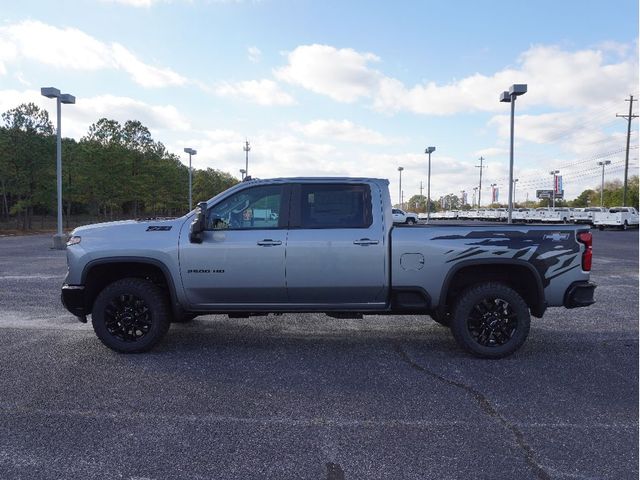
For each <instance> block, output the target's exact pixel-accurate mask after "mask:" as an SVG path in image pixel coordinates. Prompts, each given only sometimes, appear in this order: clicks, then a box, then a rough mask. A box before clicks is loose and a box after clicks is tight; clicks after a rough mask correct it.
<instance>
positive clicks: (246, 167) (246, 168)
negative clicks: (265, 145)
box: [242, 139, 251, 178]
mask: <svg viewBox="0 0 640 480" xmlns="http://www.w3.org/2000/svg"><path fill="white" fill-rule="evenodd" d="M242 149H243V150H244V153H245V161H244V177H245V178H247V177H248V176H249V150H251V147H250V146H249V140H247V139H245V141H244V147H242Z"/></svg>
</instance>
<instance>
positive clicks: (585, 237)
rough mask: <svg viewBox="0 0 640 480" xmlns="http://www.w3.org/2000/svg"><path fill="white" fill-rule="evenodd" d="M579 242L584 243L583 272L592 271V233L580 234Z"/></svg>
mask: <svg viewBox="0 0 640 480" xmlns="http://www.w3.org/2000/svg"><path fill="white" fill-rule="evenodd" d="M578 241H579V242H580V243H584V252H583V254H582V270H584V271H585V272H590V271H591V260H592V259H593V248H592V242H593V236H592V235H591V232H579V233H578Z"/></svg>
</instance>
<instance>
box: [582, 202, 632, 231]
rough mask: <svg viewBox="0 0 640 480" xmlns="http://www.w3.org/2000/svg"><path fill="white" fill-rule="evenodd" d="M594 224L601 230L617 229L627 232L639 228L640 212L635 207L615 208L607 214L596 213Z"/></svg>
mask: <svg viewBox="0 0 640 480" xmlns="http://www.w3.org/2000/svg"><path fill="white" fill-rule="evenodd" d="M593 224H594V225H595V226H596V227H598V228H599V229H600V230H604V229H605V228H606V227H616V228H619V229H621V230H626V229H627V228H629V227H637V226H638V211H637V210H636V209H635V208H633V207H614V208H610V209H609V210H608V211H605V212H596V213H595V214H594V216H593Z"/></svg>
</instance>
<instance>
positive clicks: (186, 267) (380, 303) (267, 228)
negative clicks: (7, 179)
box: [62, 178, 595, 358]
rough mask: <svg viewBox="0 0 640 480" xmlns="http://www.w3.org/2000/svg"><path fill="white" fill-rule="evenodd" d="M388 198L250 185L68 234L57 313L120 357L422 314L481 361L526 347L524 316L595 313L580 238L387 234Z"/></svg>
mask: <svg viewBox="0 0 640 480" xmlns="http://www.w3.org/2000/svg"><path fill="white" fill-rule="evenodd" d="M388 186H389V185H388V181H387V180H380V179H367V178H282V179H271V180H249V181H244V182H242V183H240V184H238V185H235V186H234V187H232V188H230V189H229V190H227V191H225V192H222V193H220V194H219V195H217V196H215V197H214V198H212V199H211V200H209V201H207V202H201V203H199V204H198V208H196V209H195V210H193V211H191V212H190V213H188V214H187V215H185V216H183V217H181V218H176V219H146V220H129V221H123V222H112V223H102V224H97V225H89V226H85V227H80V228H77V229H75V230H74V231H73V232H72V234H71V237H70V239H69V242H68V244H67V245H68V247H67V263H68V267H69V271H68V274H67V277H66V279H65V281H64V285H63V286H62V301H63V303H64V305H65V306H66V308H67V309H68V310H69V311H70V312H71V313H73V314H74V315H76V316H77V317H78V318H79V319H80V320H81V321H83V322H86V321H87V318H86V316H87V315H89V314H91V317H92V323H93V328H94V330H95V332H96V334H97V336H98V337H99V338H100V340H101V341H102V342H103V343H104V344H105V345H106V346H107V347H109V348H112V349H114V350H116V351H119V352H142V351H146V350H149V349H150V348H152V347H153V346H154V345H155V344H157V343H158V341H160V340H161V339H162V338H163V336H164V335H165V333H166V332H167V330H168V329H169V326H170V323H171V322H172V321H188V320H190V319H192V318H194V317H195V316H198V315H207V314H227V315H229V316H230V317H247V316H251V315H266V314H269V313H284V312H324V313H326V314H327V315H329V316H333V317H339V318H362V316H363V315H365V314H366V315H396V314H412V315H430V316H431V317H432V318H433V319H434V320H435V321H436V322H438V323H440V324H442V325H445V326H447V327H449V328H450V329H451V332H452V333H453V335H454V337H455V339H456V341H457V342H458V343H459V344H460V345H461V346H462V347H463V348H464V349H466V350H468V351H469V352H471V353H473V354H475V355H478V356H481V357H489V358H499V357H504V356H506V355H509V354H511V353H513V352H514V351H515V350H517V349H518V348H519V347H520V346H521V345H522V344H523V343H524V341H525V339H526V338H527V335H528V333H529V324H530V315H533V316H534V317H542V315H543V314H544V312H545V310H546V308H547V307H548V306H564V307H566V308H574V307H583V306H587V305H591V304H592V303H593V302H594V299H593V295H594V290H595V285H594V284H593V283H592V282H590V281H589V271H590V270H591V258H592V249H591V233H590V232H589V229H588V228H587V227H578V226H568V225H558V226H535V225H533V226H532V225H527V226H515V225H502V226H497V225H491V226H486V225H467V226H462V225H449V226H446V225H438V226H431V225H416V226H400V227H397V226H394V225H393V220H392V208H391V199H390V197H389V190H388Z"/></svg>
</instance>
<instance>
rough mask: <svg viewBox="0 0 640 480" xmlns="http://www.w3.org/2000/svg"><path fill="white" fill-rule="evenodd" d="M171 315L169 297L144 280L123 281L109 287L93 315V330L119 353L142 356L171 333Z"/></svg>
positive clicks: (102, 295) (101, 293)
mask: <svg viewBox="0 0 640 480" xmlns="http://www.w3.org/2000/svg"><path fill="white" fill-rule="evenodd" d="M170 319H171V316H170V313H169V306H168V302H167V298H166V296H165V294H164V293H163V292H162V290H160V288H158V287H157V286H156V285H154V284H153V283H151V282H150V281H148V280H144V279H141V278H123V279H121V280H117V281H115V282H113V283H111V284H110V285H107V286H106V287H105V288H104V289H103V290H102V291H101V292H100V293H99V294H98V296H97V297H96V300H95V302H94V304H93V310H92V312H91V321H92V324H93V330H94V331H95V332H96V335H97V336H98V338H99V339H100V341H101V342H102V343H104V344H105V345H106V346H107V347H109V348H110V349H112V350H115V351H116V352H121V353H140V352H146V351H148V350H150V349H151V348H153V346H154V345H156V344H157V343H158V342H159V341H160V340H161V339H162V338H163V337H164V335H165V334H166V333H167V330H169V325H170V323H171V322H170Z"/></svg>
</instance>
